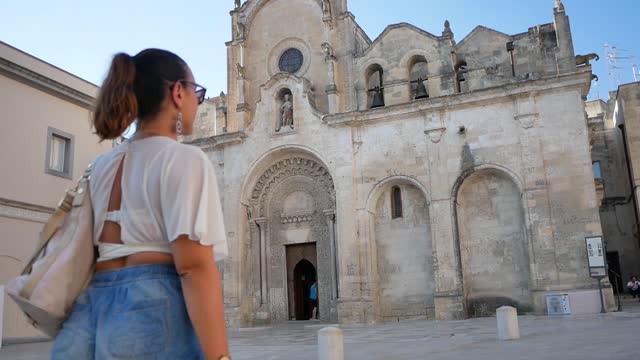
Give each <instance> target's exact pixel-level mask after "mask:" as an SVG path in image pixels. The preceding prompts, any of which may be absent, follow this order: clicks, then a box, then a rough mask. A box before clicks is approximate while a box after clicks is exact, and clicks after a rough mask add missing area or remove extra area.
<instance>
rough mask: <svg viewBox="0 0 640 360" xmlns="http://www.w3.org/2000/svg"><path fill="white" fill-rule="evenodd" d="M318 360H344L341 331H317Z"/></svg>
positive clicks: (333, 329) (330, 328)
mask: <svg viewBox="0 0 640 360" xmlns="http://www.w3.org/2000/svg"><path fill="white" fill-rule="evenodd" d="M318 360H344V340H343V338H342V330H340V329H338V328H335V327H326V328H324V329H321V330H320V331H318Z"/></svg>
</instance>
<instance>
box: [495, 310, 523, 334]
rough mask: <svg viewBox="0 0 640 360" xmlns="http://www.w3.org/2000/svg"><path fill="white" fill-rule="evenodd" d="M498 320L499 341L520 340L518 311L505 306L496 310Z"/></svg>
mask: <svg viewBox="0 0 640 360" xmlns="http://www.w3.org/2000/svg"><path fill="white" fill-rule="evenodd" d="M496 318H497V319H498V339H499V340H516V339H520V325H518V310H516V308H513V307H511V306H503V307H501V308H499V309H498V310H496Z"/></svg>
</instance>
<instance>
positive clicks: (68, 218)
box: [6, 165, 96, 337]
mask: <svg viewBox="0 0 640 360" xmlns="http://www.w3.org/2000/svg"><path fill="white" fill-rule="evenodd" d="M90 173H91V165H89V168H88V169H87V170H86V171H85V173H84V175H83V176H82V178H81V179H80V180H79V181H78V184H77V185H76V187H75V188H73V189H69V190H67V192H66V194H65V196H64V198H63V199H62V201H60V204H59V205H58V208H57V209H56V210H55V211H54V213H53V214H52V215H51V216H50V217H49V220H48V221H47V223H46V224H45V226H44V228H43V229H42V232H41V233H40V241H39V243H38V246H37V247H36V250H35V252H34V254H33V256H32V257H31V259H30V260H29V262H28V263H27V265H26V266H25V268H24V270H23V271H22V273H21V275H20V276H18V277H16V278H14V279H12V280H11V281H9V283H8V284H7V287H6V291H7V293H8V294H9V296H10V297H11V298H12V299H13V300H15V302H16V303H17V304H18V306H20V308H21V309H22V311H23V312H24V313H25V315H27V317H28V318H29V320H30V321H31V323H32V325H33V326H35V327H36V328H37V329H39V330H41V331H42V332H44V333H45V334H47V335H48V336H51V337H55V336H56V334H57V333H58V331H60V328H61V326H62V323H63V322H64V321H65V320H66V318H67V317H68V316H69V314H70V312H71V307H72V306H73V303H74V302H75V300H76V298H77V297H78V296H79V295H80V293H81V292H82V291H83V290H84V289H85V288H86V287H87V285H88V284H89V282H90V281H91V278H92V276H93V271H94V267H95V261H96V257H95V248H94V244H93V209H92V207H91V197H90V196H89V179H90Z"/></svg>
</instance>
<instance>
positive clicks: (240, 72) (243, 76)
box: [236, 63, 247, 80]
mask: <svg viewBox="0 0 640 360" xmlns="http://www.w3.org/2000/svg"><path fill="white" fill-rule="evenodd" d="M236 68H237V70H238V79H240V80H244V79H246V78H247V73H246V72H245V69H244V66H242V65H240V64H238V63H236Z"/></svg>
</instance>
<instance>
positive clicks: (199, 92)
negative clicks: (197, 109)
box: [178, 80, 207, 105]
mask: <svg viewBox="0 0 640 360" xmlns="http://www.w3.org/2000/svg"><path fill="white" fill-rule="evenodd" d="M178 81H179V82H181V83H182V84H185V85H191V86H193V91H194V92H195V93H196V96H197V97H198V105H200V104H202V103H203V102H204V96H205V95H206V93H207V89H206V88H205V87H204V86H202V85H199V84H196V83H194V82H193V81H189V80H178Z"/></svg>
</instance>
